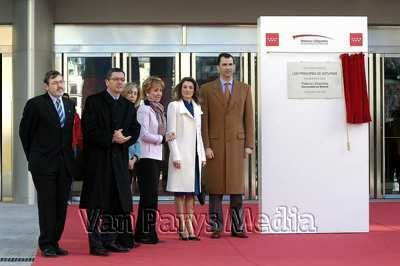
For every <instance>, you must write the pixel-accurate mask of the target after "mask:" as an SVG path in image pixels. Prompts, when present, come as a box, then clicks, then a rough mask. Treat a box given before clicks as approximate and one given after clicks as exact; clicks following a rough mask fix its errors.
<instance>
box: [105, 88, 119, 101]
mask: <svg viewBox="0 0 400 266" xmlns="http://www.w3.org/2000/svg"><path fill="white" fill-rule="evenodd" d="M106 91H107V92H108V94H110V96H111V97H112V98H113V99H114V100H118V99H119V97H120V96H121V95H118V96H117V97H115V96H114V95H112V94H111V92H110V91H109V90H108V88H107V89H106Z"/></svg>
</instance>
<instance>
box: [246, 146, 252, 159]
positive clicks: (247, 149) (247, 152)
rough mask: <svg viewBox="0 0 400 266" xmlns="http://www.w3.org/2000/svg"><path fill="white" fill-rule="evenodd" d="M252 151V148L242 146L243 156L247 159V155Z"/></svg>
mask: <svg viewBox="0 0 400 266" xmlns="http://www.w3.org/2000/svg"><path fill="white" fill-rule="evenodd" d="M252 153H253V149H250V148H244V158H246V159H247V157H248V156H249V154H252Z"/></svg>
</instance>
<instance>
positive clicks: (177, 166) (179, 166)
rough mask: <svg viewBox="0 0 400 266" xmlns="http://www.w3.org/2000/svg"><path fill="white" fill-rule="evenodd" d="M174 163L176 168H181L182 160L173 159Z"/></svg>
mask: <svg viewBox="0 0 400 266" xmlns="http://www.w3.org/2000/svg"><path fill="white" fill-rule="evenodd" d="M172 164H173V165H174V167H175V168H176V169H181V161H172Z"/></svg>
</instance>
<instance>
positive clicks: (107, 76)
mask: <svg viewBox="0 0 400 266" xmlns="http://www.w3.org/2000/svg"><path fill="white" fill-rule="evenodd" d="M115 72H120V73H124V76H125V72H124V71H123V70H122V68H119V67H113V68H110V70H108V71H107V74H106V79H108V80H110V78H111V76H112V74H113V73H115Z"/></svg>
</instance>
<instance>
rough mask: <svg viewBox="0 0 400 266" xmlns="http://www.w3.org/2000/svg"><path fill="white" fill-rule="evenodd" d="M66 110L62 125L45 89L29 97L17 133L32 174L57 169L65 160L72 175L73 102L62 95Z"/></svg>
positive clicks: (45, 172)
mask: <svg viewBox="0 0 400 266" xmlns="http://www.w3.org/2000/svg"><path fill="white" fill-rule="evenodd" d="M63 104H64V111H65V124H64V127H63V128H61V126H60V119H59V116H58V114H57V111H56V108H55V106H54V104H53V101H52V100H51V98H50V96H49V94H48V93H45V94H43V95H40V96H36V97H34V98H32V99H30V100H29V101H28V102H27V103H26V105H25V108H24V112H23V115H22V120H21V123H20V126H19V136H20V139H21V142H22V146H23V148H24V151H25V155H26V158H27V159H28V167H29V170H30V171H31V173H32V174H33V175H51V174H55V173H57V171H58V170H59V167H60V166H62V163H64V165H65V167H66V168H67V170H68V172H69V174H70V175H71V176H74V174H75V167H74V163H73V162H74V161H73V152H72V127H73V121H74V114H75V107H74V104H73V103H72V102H71V101H69V100H67V99H64V98H63Z"/></svg>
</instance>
